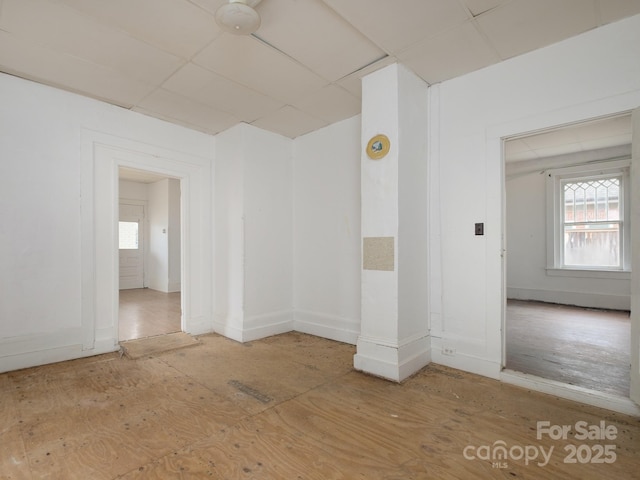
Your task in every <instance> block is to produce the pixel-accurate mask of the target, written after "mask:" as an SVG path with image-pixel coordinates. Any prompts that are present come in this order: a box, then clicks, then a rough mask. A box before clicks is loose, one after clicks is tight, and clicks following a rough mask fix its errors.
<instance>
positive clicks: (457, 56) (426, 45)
mask: <svg viewBox="0 0 640 480" xmlns="http://www.w3.org/2000/svg"><path fill="white" fill-rule="evenodd" d="M398 58H399V60H400V61H401V62H402V63H404V64H405V65H407V66H408V67H409V68H411V69H412V70H413V71H414V72H416V73H417V74H418V75H420V76H421V77H422V78H423V79H424V80H426V81H427V82H428V83H436V82H441V81H443V80H447V79H450V78H453V77H456V76H458V75H461V74H464V73H467V72H469V71H472V70H478V69H480V68H483V67H486V66H488V65H491V64H493V63H497V62H498V61H500V57H498V55H497V53H496V52H495V51H494V50H493V48H492V47H491V46H490V45H489V44H488V43H487V41H486V39H485V38H484V37H483V36H482V35H481V34H480V33H479V32H478V30H477V29H476V27H475V23H473V22H472V21H468V22H466V23H464V24H462V25H460V26H456V27H454V28H453V29H451V30H448V31H446V32H444V33H441V34H439V35H437V36H436V37H434V38H432V39H429V40H424V41H422V42H419V43H417V44H416V45H414V46H413V47H410V48H409V49H407V50H405V51H404V52H402V53H401V54H399V55H398Z"/></svg>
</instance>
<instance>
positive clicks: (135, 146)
mask: <svg viewBox="0 0 640 480" xmlns="http://www.w3.org/2000/svg"><path fill="white" fill-rule="evenodd" d="M82 152H83V156H84V157H85V158H84V162H83V165H84V166H83V171H82V188H83V189H82V219H83V227H82V253H81V255H82V260H83V261H82V265H83V270H82V280H83V281H82V330H83V335H82V338H83V346H84V349H85V350H86V351H87V352H89V353H88V354H93V350H94V347H95V342H96V339H97V338H98V337H99V338H100V340H101V342H102V343H103V344H112V345H113V344H117V343H118V327H117V326H118V275H119V272H118V270H119V269H118V254H117V252H118V249H117V245H118V244H117V221H118V217H119V212H118V209H119V202H120V199H119V198H118V168H119V167H120V166H126V167H131V168H136V169H141V170H147V171H151V172H154V173H158V174H160V175H164V176H167V177H172V178H179V179H180V181H181V191H182V194H181V242H182V248H181V255H182V262H181V263H182V278H183V281H182V284H183V285H182V286H183V290H184V294H183V295H182V296H181V302H182V305H181V306H182V330H183V331H185V332H188V333H198V334H200V333H207V332H212V331H213V318H212V315H211V312H212V306H211V302H212V300H211V292H212V291H213V290H212V285H211V284H212V280H211V276H212V273H211V269H207V268H205V267H206V266H208V265H211V264H212V262H211V261H210V258H211V257H210V256H211V253H212V250H211V248H210V246H211V245H212V242H211V221H212V217H211V202H210V193H211V185H210V184H209V180H210V178H211V177H210V175H209V170H210V169H211V161H210V160H209V159H206V158H200V157H196V156H193V155H190V154H185V153H182V152H175V151H172V150H167V149H164V148H159V147H154V146H151V145H147V144H142V143H138V142H135V141H132V140H128V139H124V138H120V137H114V136H111V135H107V134H103V133H100V132H95V131H90V130H85V131H83V137H82ZM84 222H86V223H84Z"/></svg>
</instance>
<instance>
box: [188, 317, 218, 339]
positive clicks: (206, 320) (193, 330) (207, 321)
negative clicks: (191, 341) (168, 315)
mask: <svg viewBox="0 0 640 480" xmlns="http://www.w3.org/2000/svg"><path fill="white" fill-rule="evenodd" d="M214 330H215V327H214V324H213V322H212V320H211V318H210V317H205V316H200V317H192V318H188V319H187V321H186V322H185V333H188V334H190V335H204V334H206V333H212V332H213V331H214Z"/></svg>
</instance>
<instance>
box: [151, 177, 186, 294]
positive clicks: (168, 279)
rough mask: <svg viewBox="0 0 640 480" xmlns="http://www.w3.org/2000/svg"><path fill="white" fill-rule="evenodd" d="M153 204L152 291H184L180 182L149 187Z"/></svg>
mask: <svg viewBox="0 0 640 480" xmlns="http://www.w3.org/2000/svg"><path fill="white" fill-rule="evenodd" d="M147 198H148V202H149V208H148V214H147V216H148V219H149V242H148V244H149V252H148V253H147V259H148V261H147V270H148V274H147V279H148V283H149V285H148V286H149V288H152V289H153V290H158V291H160V292H179V291H180V181H179V180H177V179H175V178H165V179H163V180H160V181H158V182H153V183H149V184H147Z"/></svg>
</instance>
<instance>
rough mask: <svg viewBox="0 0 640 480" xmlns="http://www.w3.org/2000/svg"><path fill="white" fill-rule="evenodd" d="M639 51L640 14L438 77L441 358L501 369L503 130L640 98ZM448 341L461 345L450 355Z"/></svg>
mask: <svg viewBox="0 0 640 480" xmlns="http://www.w3.org/2000/svg"><path fill="white" fill-rule="evenodd" d="M638 58H640V16H635V17H632V18H629V19H626V20H622V21H620V22H617V23H614V24H610V25H607V26H605V27H602V28H599V29H596V30H592V31H590V32H587V33H585V34H583V35H580V36H578V37H575V38H572V39H569V40H566V41H564V42H561V43H557V44H555V45H552V46H549V47H547V48H544V49H541V50H537V51H535V52H532V53H529V54H526V55H523V56H520V57H516V58H513V59H511V60H509V61H506V62H503V63H501V64H498V65H494V66H492V67H489V68H486V69H484V70H480V71H478V72H475V73H472V74H469V75H466V76H463V77H459V78H456V79H453V80H450V81H447V82H444V83H442V84H440V85H436V86H432V87H431V90H432V91H431V95H432V98H433V99H434V104H436V105H438V107H437V109H435V108H432V111H431V114H432V115H436V119H437V121H432V122H431V124H430V125H431V129H432V131H431V134H430V135H431V136H433V137H435V138H436V139H437V142H436V143H437V144H436V145H433V147H432V149H431V162H432V173H433V175H432V177H431V183H430V190H431V202H432V205H431V211H432V213H435V215H433V219H434V222H433V223H432V227H433V228H432V231H431V235H430V239H431V241H430V243H431V256H430V279H431V282H432V283H431V287H430V288H431V300H432V301H431V320H432V336H433V337H435V338H434V339H433V342H432V346H433V358H434V361H436V362H438V363H443V364H446V365H451V366H454V367H458V368H462V369H464V370H469V371H474V372H478V373H481V374H485V375H489V376H494V377H497V376H498V375H499V372H500V368H501V360H502V359H501V353H502V348H501V339H502V337H501V327H502V325H501V319H502V309H503V288H504V287H503V274H502V272H503V269H502V261H501V253H502V248H503V242H502V234H503V227H504V226H503V223H502V222H503V210H502V209H503V191H504V177H503V161H502V154H501V138H503V137H508V136H511V135H515V134H518V133H523V132H530V131H534V130H537V129H541V128H548V127H553V126H556V125H562V124H567V123H571V122H576V121H579V120H583V119H587V118H594V117H598V116H603V115H608V114H613V113H617V112H620V111H628V110H630V109H631V108H633V107H634V106H637V105H640V62H638ZM475 222H485V235H484V236H480V237H478V236H475V235H474V229H473V225H474V223H475ZM444 346H450V347H452V348H454V349H455V355H453V356H447V355H443V354H442V353H441V348H442V347H444Z"/></svg>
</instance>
